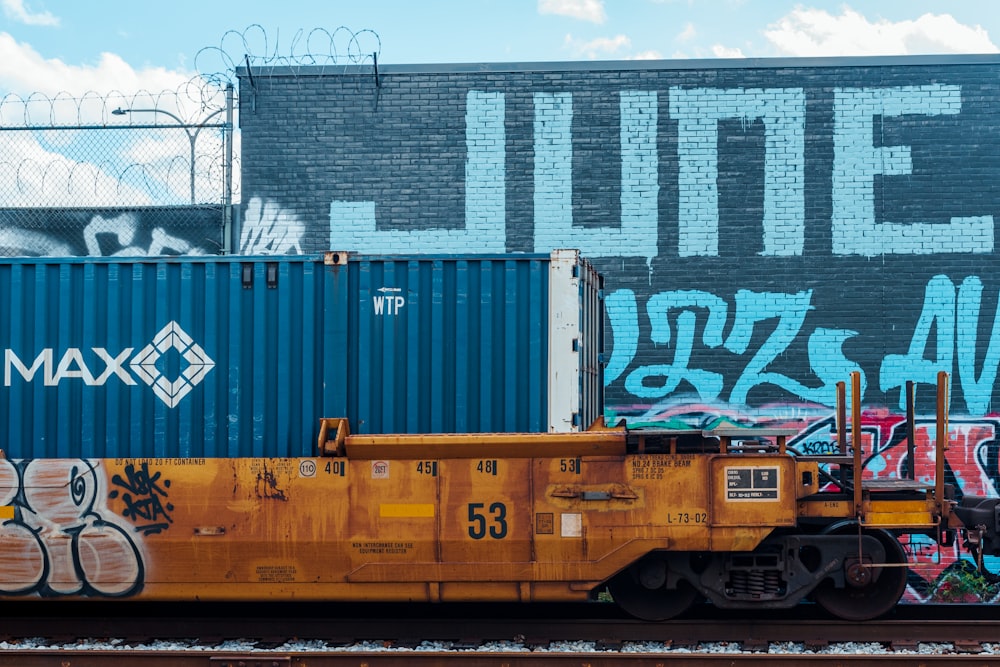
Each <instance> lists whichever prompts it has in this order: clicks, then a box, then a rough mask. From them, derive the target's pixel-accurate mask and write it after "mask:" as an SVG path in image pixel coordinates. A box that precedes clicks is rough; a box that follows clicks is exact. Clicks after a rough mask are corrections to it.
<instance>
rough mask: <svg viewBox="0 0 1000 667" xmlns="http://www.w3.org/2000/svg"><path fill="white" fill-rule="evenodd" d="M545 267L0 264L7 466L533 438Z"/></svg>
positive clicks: (404, 261) (459, 263) (433, 261)
mask: <svg viewBox="0 0 1000 667" xmlns="http://www.w3.org/2000/svg"><path fill="white" fill-rule="evenodd" d="M548 283H549V276H548V256H547V255H515V256H496V257H484V256H469V257H449V256H443V257H431V258H428V257H410V258H401V257H364V256H358V257H351V258H350V260H349V261H348V262H347V263H346V265H343V266H336V265H326V264H324V261H323V258H318V257H302V256H296V257H267V258H260V257H255V258H240V257H206V258H188V257H185V258H157V259H155V260H150V259H148V258H142V259H134V260H133V259H126V260H121V259H105V258H79V259H77V258H71V259H59V260H37V259H30V260H29V259H25V260H19V259H14V260H5V261H3V262H0V299H3V303H2V304H0V348H3V350H4V383H3V387H0V438H2V440H0V449H2V450H4V452H5V453H6V455H7V456H8V457H10V458H39V457H109V458H122V457H215V456H221V457H234V456H311V455H313V454H314V453H315V443H316V436H317V430H318V422H319V419H320V418H321V417H337V416H346V417H348V418H349V419H350V420H351V427H352V429H353V430H354V431H355V432H361V433H377V432H384V433H390V432H449V431H450V432H475V431H544V430H546V423H547V421H546V420H547V415H546V410H547V405H546V397H547V393H548V387H547V375H546V368H547V363H548V358H547V357H548V355H547V350H546V346H547V335H548V334H547V332H548V320H549V313H548V307H549V304H548V299H547V288H548Z"/></svg>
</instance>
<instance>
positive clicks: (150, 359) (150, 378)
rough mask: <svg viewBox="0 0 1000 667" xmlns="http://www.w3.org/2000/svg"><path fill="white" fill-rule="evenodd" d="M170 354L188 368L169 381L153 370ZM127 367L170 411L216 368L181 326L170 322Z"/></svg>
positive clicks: (161, 372)
mask: <svg viewBox="0 0 1000 667" xmlns="http://www.w3.org/2000/svg"><path fill="white" fill-rule="evenodd" d="M171 350H176V351H177V353H178V354H180V356H181V358H182V359H184V361H186V362H187V366H186V367H184V369H182V370H181V371H180V373H179V374H178V375H177V377H176V378H174V379H170V378H168V377H167V376H166V375H165V374H164V373H163V371H161V370H160V369H159V368H157V366H156V362H157V361H159V360H160V357H161V356H162V355H164V354H166V353H168V352H170V351H171ZM129 366H131V368H132V371H133V372H134V373H135V374H136V375H137V376H139V379H140V380H142V381H143V382H145V383H146V384H148V385H149V386H150V387H152V389H153V393H155V394H156V396H157V398H159V399H160V400H161V401H163V402H164V403H166V404H167V407H169V408H172V407H175V406H176V405H177V403H178V402H180V400H181V399H182V398H184V397H185V396H187V394H188V392H189V391H191V390H192V389H193V388H194V387H195V386H196V385H197V384H198V383H200V382H201V381H202V380H204V379H205V376H206V375H207V374H208V372H209V371H210V370H212V369H213V368H215V362H214V361H212V360H211V359H210V358H209V357H208V355H207V354H205V350H203V349H201V346H200V345H198V344H197V343H195V342H194V341H193V340H192V339H191V336H189V335H188V334H187V332H185V331H184V330H183V329H181V327H180V325H178V324H177V323H176V322H170V324H168V325H167V326H165V327H163V328H162V329H160V332H159V333H158V334H156V336H154V337H153V342H151V343H150V344H149V345H147V346H146V347H144V348H142V350H141V351H140V352H139V353H138V354H137V355H135V356H134V357H133V358H132V361H130V362H129Z"/></svg>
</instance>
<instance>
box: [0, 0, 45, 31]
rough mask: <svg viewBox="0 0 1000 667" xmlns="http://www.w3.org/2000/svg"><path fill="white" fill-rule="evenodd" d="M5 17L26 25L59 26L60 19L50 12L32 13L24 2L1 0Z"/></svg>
mask: <svg viewBox="0 0 1000 667" xmlns="http://www.w3.org/2000/svg"><path fill="white" fill-rule="evenodd" d="M0 5H2V6H3V13H4V15H5V16H6V17H7V18H9V19H10V20H12V21H17V22H18V23H23V24H25V25H44V26H57V25H59V18H58V17H56V16H53V15H52V14H51V13H49V12H35V13H32V12H30V11H29V10H28V8H27V7H25V6H24V0H0Z"/></svg>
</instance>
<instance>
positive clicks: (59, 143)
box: [0, 82, 238, 257]
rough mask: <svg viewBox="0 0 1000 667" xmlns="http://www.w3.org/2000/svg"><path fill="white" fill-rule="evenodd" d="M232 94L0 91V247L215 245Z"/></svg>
mask: <svg viewBox="0 0 1000 667" xmlns="http://www.w3.org/2000/svg"><path fill="white" fill-rule="evenodd" d="M192 91H193V92H194V93H195V94H193V95H192V94H190V93H192ZM233 97H234V95H233V88H232V86H227V87H226V88H224V89H218V88H212V87H211V86H209V85H207V84H205V83H200V84H199V83H196V82H188V84H187V85H186V86H184V87H182V90H180V91H174V92H169V93H161V94H159V95H155V96H154V95H148V94H142V95H137V96H133V97H131V98H125V97H124V96H120V95H108V96H106V97H97V96H88V97H84V98H71V97H68V96H56V97H52V98H47V97H42V96H39V95H32V96H31V97H30V98H27V99H23V98H19V97H13V96H7V97H5V98H3V99H0V145H2V146H4V151H3V153H2V154H0V256H8V257H15V256H67V255H165V254H215V253H221V252H225V251H226V250H227V239H228V229H229V225H230V224H231V211H232V206H231V204H232V203H233V201H234V178H233V176H234V173H235V172H234V169H233V164H234V158H233V155H234V138H235V137H234V132H233V128H234V120H233V116H234V100H233ZM235 201H238V194H237V195H236V199H235Z"/></svg>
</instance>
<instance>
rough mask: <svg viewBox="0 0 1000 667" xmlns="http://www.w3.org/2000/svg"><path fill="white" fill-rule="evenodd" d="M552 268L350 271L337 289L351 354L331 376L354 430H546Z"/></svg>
mask: <svg viewBox="0 0 1000 667" xmlns="http://www.w3.org/2000/svg"><path fill="white" fill-rule="evenodd" d="M548 263H549V256H548V255H516V256H507V255H505V256H495V257H489V256H475V257H472V256H470V257H392V256H387V257H359V258H356V259H354V258H352V259H351V260H350V261H348V264H347V266H346V267H343V268H344V269H345V270H344V271H341V272H338V273H337V276H336V278H335V279H334V284H335V287H334V292H335V294H336V295H337V296H336V301H337V303H339V304H341V305H344V307H345V310H344V313H343V314H344V315H346V318H342V320H341V321H342V322H343V323H344V324H345V325H349V326H350V329H349V331H347V332H346V333H347V353H346V355H343V356H341V357H339V359H338V360H337V367H336V369H335V372H334V373H333V374H332V375H331V377H333V378H337V379H338V380H337V386H335V387H333V388H332V390H333V392H334V395H335V398H334V405H336V406H344V408H345V409H344V412H343V414H346V415H347V416H348V418H349V419H350V420H351V428H352V429H353V430H354V431H355V432H359V433H437V432H480V431H482V432H488V431H535V432H537V431H545V430H546V427H547V395H548V386H547V341H548V320H549V317H548V316H549V313H548V279H549V278H548ZM339 333H340V335H343V333H344V332H343V331H341V332H339Z"/></svg>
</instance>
